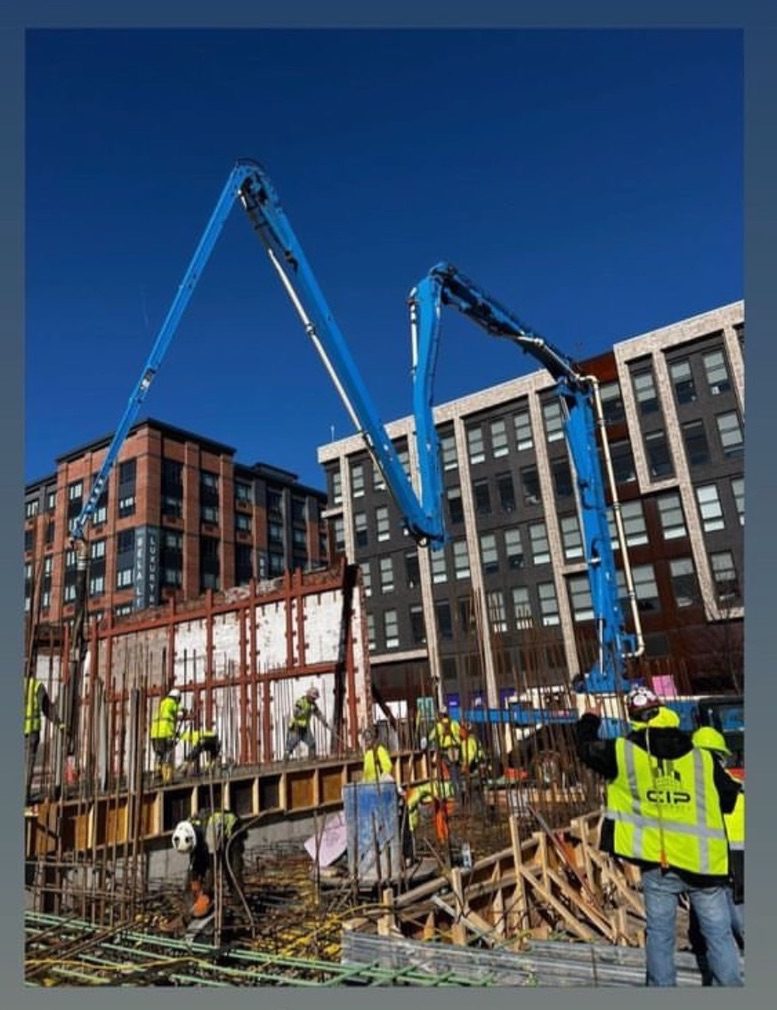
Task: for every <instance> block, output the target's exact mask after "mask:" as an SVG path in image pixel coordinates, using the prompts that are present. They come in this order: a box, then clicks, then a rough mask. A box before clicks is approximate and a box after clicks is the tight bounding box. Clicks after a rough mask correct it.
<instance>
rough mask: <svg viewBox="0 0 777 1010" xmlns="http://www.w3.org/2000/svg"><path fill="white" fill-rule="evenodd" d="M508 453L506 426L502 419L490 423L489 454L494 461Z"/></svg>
mask: <svg viewBox="0 0 777 1010" xmlns="http://www.w3.org/2000/svg"><path fill="white" fill-rule="evenodd" d="M509 451H510V446H509V445H508V442H507V424H506V423H505V420H504V418H500V419H499V420H498V421H492V422H491V453H492V455H493V457H494V459H499V457H500V456H506V455H507V454H508V453H509Z"/></svg>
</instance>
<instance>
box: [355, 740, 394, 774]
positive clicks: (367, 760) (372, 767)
mask: <svg viewBox="0 0 777 1010" xmlns="http://www.w3.org/2000/svg"><path fill="white" fill-rule="evenodd" d="M390 771H391V758H390V757H389V752H388V751H387V750H386V748H385V747H384V746H383V745H382V744H378V746H377V747H370V749H369V750H367V751H365V752H364V770H363V775H362V782H377V781H378V779H379V777H380V775H381V773H382V772H385V773H389V772H390Z"/></svg>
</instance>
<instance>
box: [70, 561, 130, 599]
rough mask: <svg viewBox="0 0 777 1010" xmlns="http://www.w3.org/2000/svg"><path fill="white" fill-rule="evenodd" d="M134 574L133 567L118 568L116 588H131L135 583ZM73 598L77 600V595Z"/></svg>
mask: <svg viewBox="0 0 777 1010" xmlns="http://www.w3.org/2000/svg"><path fill="white" fill-rule="evenodd" d="M133 573H134V569H133V568H132V566H130V567H129V568H117V569H116V588H117V589H126V588H127V587H128V586H131V585H132V583H133V579H134V575H133ZM73 596H74V598H75V593H74V594H73Z"/></svg>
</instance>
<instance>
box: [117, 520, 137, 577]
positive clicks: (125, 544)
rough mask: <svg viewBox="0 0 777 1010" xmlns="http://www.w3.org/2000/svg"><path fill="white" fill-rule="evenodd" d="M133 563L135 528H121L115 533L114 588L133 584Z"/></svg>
mask: <svg viewBox="0 0 777 1010" xmlns="http://www.w3.org/2000/svg"><path fill="white" fill-rule="evenodd" d="M134 565H135V530H134V529H133V530H122V531H121V532H120V533H118V534H117V535H116V588H117V589H126V588H127V587H128V586H131V585H132V584H133V579H134Z"/></svg>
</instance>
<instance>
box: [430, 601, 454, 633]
mask: <svg viewBox="0 0 777 1010" xmlns="http://www.w3.org/2000/svg"><path fill="white" fill-rule="evenodd" d="M434 616H435V619H436V621H437V631H438V632H439V635H440V638H453V620H452V618H451V605H450V603H448V601H447V600H438V601H437V602H436V603H435V605H434Z"/></svg>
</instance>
